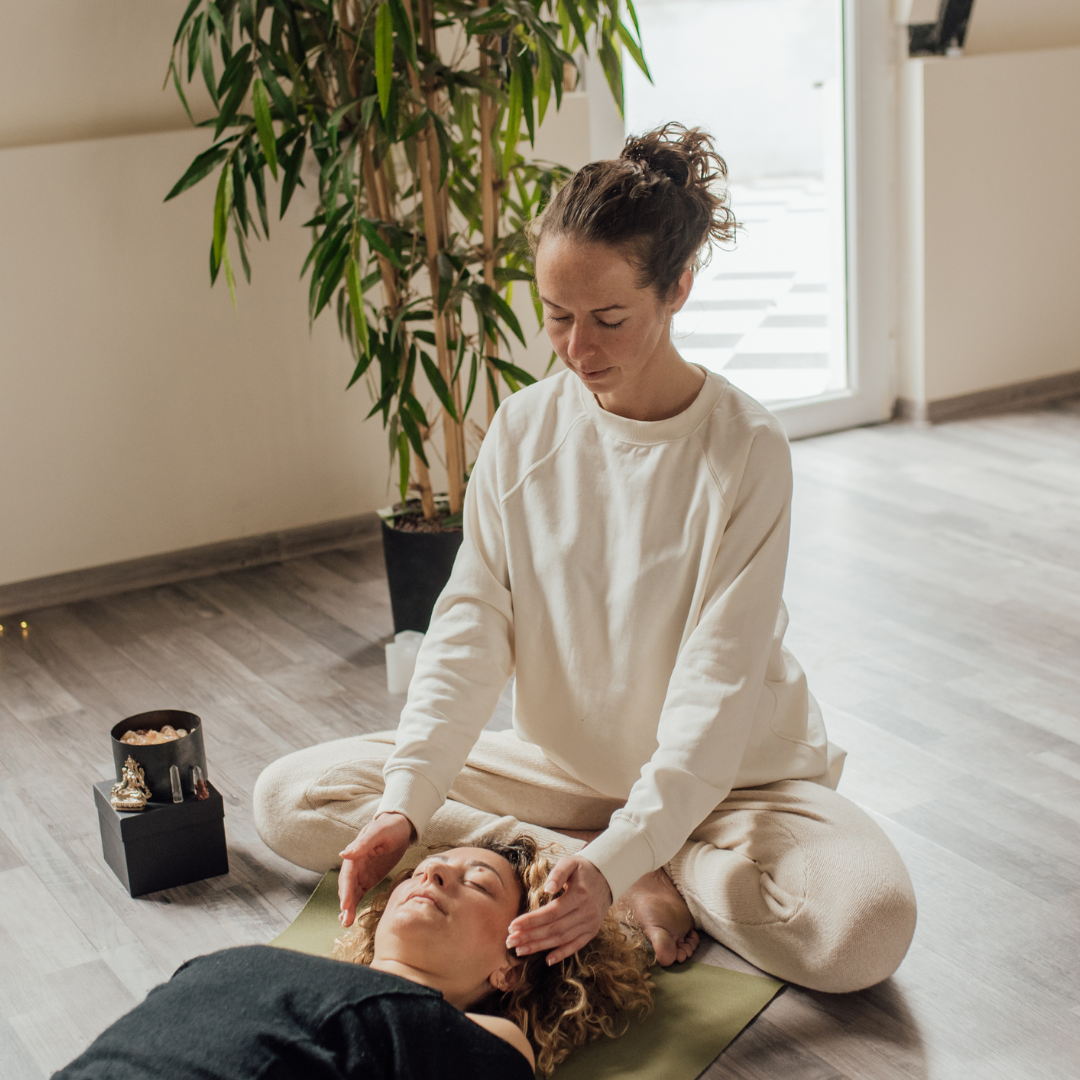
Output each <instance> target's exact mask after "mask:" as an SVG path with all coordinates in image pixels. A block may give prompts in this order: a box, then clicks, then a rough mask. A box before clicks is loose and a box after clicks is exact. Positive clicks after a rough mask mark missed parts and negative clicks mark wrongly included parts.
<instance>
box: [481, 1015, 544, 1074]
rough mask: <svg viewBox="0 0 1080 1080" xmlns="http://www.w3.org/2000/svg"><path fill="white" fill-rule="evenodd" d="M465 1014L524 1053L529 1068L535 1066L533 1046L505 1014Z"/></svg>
mask: <svg viewBox="0 0 1080 1080" xmlns="http://www.w3.org/2000/svg"><path fill="white" fill-rule="evenodd" d="M465 1015H466V1016H467V1017H468V1018H469V1019H470V1020H472V1021H473V1022H474V1023H477V1024H479V1025H480V1026H481V1027H482V1028H484V1029H485V1030H487V1031H490V1032H491V1034H492V1035H497V1036H498V1037H499V1038H500V1039H502V1040H503V1042H508V1043H509V1044H510V1045H511V1046H512V1047H513V1048H514V1049H515V1050H518V1051H520V1052H521V1053H522V1054H524V1055H525V1060H526V1061H528V1063H529V1068H530V1069H535V1068H536V1057H535V1055H534V1054H533V1048H532V1047H531V1046H530V1045H529V1040H528V1039H526V1038H525V1032H524V1031H522V1030H521V1028H519V1027H518V1026H517V1024H515V1023H514V1021H513V1020H508V1019H507V1018H506V1017H505V1016H484V1015H483V1014H482V1013H466V1014H465Z"/></svg>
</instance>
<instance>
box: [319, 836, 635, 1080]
mask: <svg viewBox="0 0 1080 1080" xmlns="http://www.w3.org/2000/svg"><path fill="white" fill-rule="evenodd" d="M476 846H477V847H481V848H484V849H486V850H487V851H491V852H493V853H494V854H496V855H501V856H502V857H503V858H504V859H506V861H507V862H508V863H509V864H510V865H511V867H513V870H514V875H515V876H516V877H517V879H518V882H519V883H520V885H521V903H520V904H519V906H518V914H519V915H523V914H524V913H525V912H527V911H535V910H536V909H537V908H540V907H543V906H544V904H546V903H548V902H549V901H551V900H553V899H554V897H553V896H551V895H550V894H549V893H546V892H544V882H545V881H546V880H547V877H548V874H549V873H550V872H551V868H552V865H553V864H552V862H551V860H549V859H548V858H546V857H545V856H544V855H542V854H541V852H540V850H539V848H538V847H537V844H536V842H535V841H534V840H533V839H532V838H531V837H528V836H520V837H517V838H515V839H514V840H513V841H511V842H510V843H500V842H498V841H488V842H483V841H482V842H481V843H479V844H477V845H476ZM412 873H413V872H412V870H405V871H403V872H402V873H400V874H398V875H397V876H396V877H395V878H394V880H393V882H392V884H391V886H390V888H388V889H385V890H384V891H383V892H381V893H379V894H378V895H377V896H376V897H375V898H374V899H373V900H372V902H371V904H370V905H369V906H368V907H367V908H366V909H365V910H364V911H362V912H360V913H358V914H357V916H356V921H355V923H354V924H353V926H352V928H351V929H350V930H348V931H346V933H345V934H343V935H342V936H341V937H340V938H338V939H337V941H336V942H335V945H334V952H333V956H334V957H335V959H338V960H346V961H349V962H351V963H354V964H370V963H371V961H372V960H373V959H374V958H375V929H376V927H377V926H378V925H379V920H380V919H381V918H382V915H383V912H384V911H385V910H386V904H387V901H388V900H389V899H390V893H391V892H392V891H393V890H394V889H396V888H397V887H398V885H400V884H401V883H402V882H403V881H406V880H408V879H409V878H410V877H411V876H412ZM512 959H514V961H515V962H516V963H517V964H518V965H519V966H518V978H517V980H516V982H515V983H514V986H513V987H512V988H511V989H510V990H507V991H505V992H504V991H499V990H493V991H492V992H491V993H490V994H489V995H488V996H487V997H486V998H484V999H483V1000H482V1001H479V1002H476V1003H474V1004H473V1005H472V1006H470V1008H471V1009H472V1010H473V1011H474V1012H486V1013H491V1014H493V1015H496V1016H505V1017H507V1018H509V1019H510V1020H513V1021H514V1023H516V1024H517V1025H518V1026H519V1027H520V1028H521V1030H522V1031H524V1032H525V1035H526V1037H527V1038H528V1040H529V1042H530V1043H531V1044H532V1047H533V1051H534V1052H535V1054H536V1068H537V1070H538V1071H539V1072H540V1073H541V1075H543V1076H550V1075H551V1073H552V1071H553V1070H554V1069H555V1066H556V1065H558V1064H560V1063H561V1062H563V1061H565V1060H566V1058H567V1057H568V1056H569V1054H570V1052H571V1051H572V1050H574V1049H576V1048H577V1047H579V1046H584V1045H585V1044H586V1043H588V1042H592V1041H593V1040H594V1039H597V1038H599V1037H600V1036H601V1035H604V1036H607V1037H608V1038H614V1037H616V1036H618V1035H621V1034H622V1033H623V1032H624V1031H625V1030H626V1029H625V1025H624V1026H622V1027H620V1023H619V1014H620V1013H630V1014H637V1015H644V1014H645V1013H647V1012H648V1011H649V1009H651V1008H652V996H653V984H652V980H651V978H650V976H649V963H650V955H649V952H648V950H647V948H646V946H645V943H644V939H643V937H642V936H641V934H640V933H639V932H638V931H636V930H634V929H631V928H629V927H626V926H624V925H622V924H621V923H619V922H618V921H617V920H616V918H615V916H614V915H611V914H610V913H609V914H608V915H607V917H606V918H605V919H604V921H603V923H602V924H601V926H600V931H599V933H597V935H596V937H594V938H593V939H592V941H590V942H589V943H588V944H587V945H584V946H583V947H582V948H580V949H579V950H578V951H577V952H576V953H574V954H573V955H572V956H569V957H567V958H566V959H565V960H563V961H562V962H561V963H558V964H552V965H550V966H549V965H548V963H547V961H546V955H545V954H544V953H533V954H532V955H530V956H525V957H520V958H519V957H512Z"/></svg>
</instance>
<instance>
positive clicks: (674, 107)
mask: <svg viewBox="0 0 1080 1080" xmlns="http://www.w3.org/2000/svg"><path fill="white" fill-rule="evenodd" d="M870 6H872V7H884V5H870ZM635 7H636V10H637V14H638V19H639V21H640V24H641V33H642V40H643V42H644V45H645V55H646V59H647V60H648V63H649V66H650V69H651V71H652V75H653V82H652V83H651V84H650V83H649V82H648V81H647V80H646V79H645V77H644V76H643V75H642V74H641V73H640V71H639V70H638V69H637V67H636V66H635V65H633V64H631V63H628V64H627V65H626V67H625V71H626V83H625V101H626V108H625V125H626V131H627V132H628V133H633V132H642V131H646V130H649V129H650V128H653V127H657V126H659V125H660V124H663V123H664V122H666V121H668V120H678V121H680V122H682V123H684V124H686V125H687V126H694V125H698V126H701V127H703V128H705V129H706V130H707V131H709V132H710V133H711V134H712V135H713V137H714V140H715V143H716V147H717V150H718V151H719V152H720V153H721V155H722V156H723V157H724V158H725V160H726V161H727V164H728V169H729V182H730V197H731V206H732V209H733V210H734V212H735V215H736V218H737V219H738V221H739V223H740V226H741V228H740V230H739V233H738V238H737V241H736V243H735V244H734V246H729V247H724V248H718V249H716V250H715V251H713V253H712V260H711V262H710V264H709V266H708V267H707V268H706V269H705V270H704V271H702V272H701V273H700V274H699V275H698V279H697V281H696V283H695V286H694V290H693V292H692V293H691V296H690V299H689V301H688V302H687V304H686V306H685V307H684V309H683V311H682V312H681V313H680V314H679V315H678V316H677V317H676V323H675V327H674V334H675V339H676V341H677V343H678V347H679V350H680V352H682V354H683V355H684V357H685V358H686V359H688V360H691V361H693V362H695V363H699V364H701V365H702V366H703V367H706V368H709V369H711V370H713V371H719V372H721V373H722V374H723V375H724V376H725V377H726V378H727V379H729V380H730V381H731V382H732V383H734V384H735V385H736V386H738V387H740V388H741V389H743V390H745V391H746V392H747V393H748V394H750V395H751V396H752V397H755V398H757V399H758V400H759V401H761V402H762V403H763V404H765V405H767V406H768V407H769V408H770V409H772V410H773V411H774V412H775V413H777V415H778V416H780V417H781V419H782V421H783V422H784V424H785V426H786V428H787V429H788V433H789V434H790V435H792V436H798V435H806V434H812V433H815V432H819V431H827V430H833V429H835V428H840V427H847V426H851V425H853V424H858V423H867V422H872V421H876V420H881V419H885V418H887V417H888V415H889V414H890V413H891V409H892V400H891V395H890V388H891V382H892V379H891V375H892V366H893V361H892V345H891V338H892V334H891V319H890V315H889V314H888V313H890V312H891V309H890V306H889V304H888V303H886V304H885V305H884V306H883V305H882V303H881V297H880V296H878V297H877V298H876V300H875V302H874V303H872V304H870V305H869V310H868V311H865V312H860V309H859V302H858V297H859V293H860V288H859V286H860V284H861V285H862V286H864V287H865V286H867V285H869V286H870V287H871V288H880V287H887V285H888V284H889V281H888V280H887V279H888V263H887V260H886V261H885V262H883V261H882V258H881V253H880V252H877V253H873V252H871V253H870V256H869V260H868V261H867V262H866V263H865V265H864V260H863V259H862V255H863V252H862V251H861V250H860V244H859V242H858V240H859V239H860V236H859V232H860V212H861V215H862V219H863V222H864V224H865V226H866V227H867V228H869V231H870V233H871V235H872V234H874V233H875V232H876V233H879V234H880V233H881V232H882V228H883V227H884V228H885V230H888V229H889V228H890V227H891V218H889V217H888V215H889V212H890V211H891V205H890V204H889V203H888V201H887V200H882V199H880V197H879V198H878V199H877V200H876V202H877V205H876V206H875V205H873V204H874V203H875V200H874V199H873V198H871V199H869V200H866V201H865V205H860V204H859V203H858V202H857V192H858V191H859V190H860V187H859V183H858V181H859V179H860V174H865V173H866V167H867V166H869V167H870V169H871V171H872V172H873V171H875V170H876V171H878V172H879V173H880V172H881V171H882V170H883V169H886V168H888V166H889V164H890V163H888V162H882V161H880V160H878V159H877V158H880V155H881V152H882V150H883V149H887V148H889V147H891V143H890V142H889V140H888V139H887V138H886V139H884V140H883V139H882V138H881V134H882V133H881V132H878V133H877V134H876V137H875V138H873V139H871V140H870V142H869V143H868V144H867V146H866V147H865V148H862V147H860V138H859V133H860V123H859V122H860V120H862V121H863V122H864V123H865V120H866V118H867V116H869V115H871V114H880V113H881V110H882V106H883V105H884V106H885V107H886V108H887V109H889V110H890V111H888V113H887V116H886V125H887V126H888V125H889V124H891V106H889V104H888V103H885V102H880V101H877V100H875V98H874V94H873V93H871V94H869V96H866V95H865V94H864V96H863V99H861V100H860V87H862V88H863V89H864V90H865V88H866V86H867V84H868V83H873V84H874V87H875V89H876V90H877V92H878V94H877V96H878V97H882V96H884V97H886V98H887V97H888V89H887V88H884V90H883V88H882V87H881V86H880V85H879V83H880V79H878V80H877V81H875V80H874V79H873V78H871V79H869V80H868V78H867V76H868V74H869V73H871V72H874V73H875V74H880V73H879V72H878V71H877V70H876V69H877V68H880V67H881V66H882V63H886V64H887V62H888V60H889V58H890V57H891V53H890V50H889V41H888V39H889V38H890V36H891V34H892V33H893V28H892V25H891V23H890V22H889V20H888V18H887V16H886V17H885V18H884V19H882V18H880V17H877V18H875V15H874V14H873V13H872V14H870V15H869V18H868V19H867V18H863V19H862V23H863V25H861V26H860V25H859V24H858V23H857V22H856V12H855V11H854V8H855V5H854V3H850V2H849V3H845V2H844V0H636V3H635ZM860 7H862V8H863V10H864V11H865V9H866V7H867V5H860ZM858 14H860V15H861V14H862V13H861V12H860V13H858ZM860 31H861V34H862V36H861V37H860ZM870 40H873V42H874V44H875V45H876V46H877V48H876V49H875V50H874V51H873V53H872V55H868V54H867V49H866V45H867V42H868V41H870ZM882 46H884V47H882ZM879 120H880V115H879ZM886 134H887V133H886ZM860 149H864V150H865V151H866V152H865V153H864V155H863V157H864V158H866V159H867V160H866V161H863V162H860V160H859V150H860ZM875 155H877V158H875ZM889 186H891V185H889ZM879 195H880V193H879ZM882 211H884V212H885V214H886V218H888V220H879V219H880V218H881V214H882ZM863 239H866V238H863ZM864 247H865V245H864ZM881 271H884V273H885V274H886V279H882V280H876V279H877V278H878V277H880V272H881ZM890 295H891V293H890ZM883 315H884V323H882V316H883ZM866 317H869V320H870V321H869V322H867V321H866ZM875 320H876V321H877V323H879V324H881V325H877V326H874V327H871V325H870V324H871V323H874V321H875ZM868 332H869V336H868ZM882 345H884V348H881V346H882Z"/></svg>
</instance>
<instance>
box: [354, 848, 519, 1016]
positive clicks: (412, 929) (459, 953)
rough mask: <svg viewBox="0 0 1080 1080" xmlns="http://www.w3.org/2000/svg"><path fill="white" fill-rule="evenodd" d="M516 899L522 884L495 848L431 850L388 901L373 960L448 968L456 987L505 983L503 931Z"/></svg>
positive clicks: (442, 971) (444, 971)
mask: <svg viewBox="0 0 1080 1080" xmlns="http://www.w3.org/2000/svg"><path fill="white" fill-rule="evenodd" d="M520 903H521V885H520V883H519V882H518V879H517V877H516V876H515V875H514V871H513V868H512V867H511V866H510V864H509V863H508V862H507V861H506V860H505V859H504V858H503V857H502V856H501V855H496V854H495V853H494V852H492V851H487V850H485V849H484V848H454V849H452V850H451V851H446V852H441V853H439V854H437V855H430V856H428V858H426V859H425V860H424V861H423V862H422V863H420V865H419V866H418V867H417V868H416V870H415V871H414V872H413V875H412V877H411V878H408V879H407V880H406V881H403V882H402V883H401V884H400V885H399V886H398V887H397V888H396V889H395V890H394V892H393V893H392V895H391V896H390V899H389V900H388V901H387V904H386V910H385V911H384V912H383V916H382V918H381V919H380V920H379V925H378V927H377V928H376V930H375V959H376V960H384V959H390V960H396V961H398V962H399V963H405V964H409V965H410V966H412V967H416V968H419V969H421V970H424V971H429V972H431V973H433V974H437V975H440V976H448V975H453V976H454V978H455V979H456V980H457V981H459V982H460V984H461V985H462V987H466V986H476V987H477V988H479V989H483V987H484V986H485V985H490V986H494V987H496V988H498V989H505V988H506V987H505V986H503V985H500V981H505V979H506V978H508V977H509V972H510V971H511V970H512V968H513V961H512V960H511V959H510V957H509V956H508V955H507V951H506V937H507V934H508V932H509V928H510V923H511V922H512V921H513V920H514V918H515V917H516V916H517V914H518V908H519V906H520ZM447 996H448V997H449V996H450V995H447ZM476 996H477V997H478V996H481V995H480V994H479V993H478V994H477V995H476Z"/></svg>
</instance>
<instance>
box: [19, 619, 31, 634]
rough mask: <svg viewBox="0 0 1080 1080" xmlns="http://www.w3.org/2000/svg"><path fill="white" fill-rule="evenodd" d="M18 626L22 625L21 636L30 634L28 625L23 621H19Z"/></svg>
mask: <svg viewBox="0 0 1080 1080" xmlns="http://www.w3.org/2000/svg"><path fill="white" fill-rule="evenodd" d="M19 626H21V627H22V636H23V637H27V636H29V634H30V627H28V626H27V625H26V623H25V622H21V623H19Z"/></svg>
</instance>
